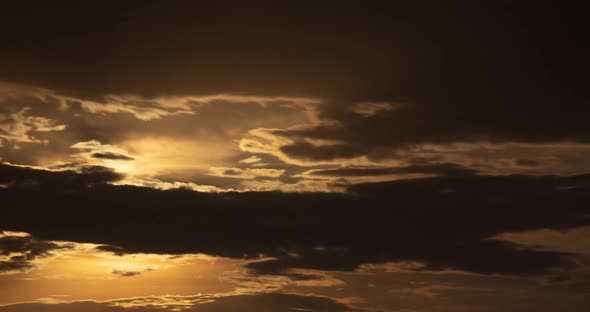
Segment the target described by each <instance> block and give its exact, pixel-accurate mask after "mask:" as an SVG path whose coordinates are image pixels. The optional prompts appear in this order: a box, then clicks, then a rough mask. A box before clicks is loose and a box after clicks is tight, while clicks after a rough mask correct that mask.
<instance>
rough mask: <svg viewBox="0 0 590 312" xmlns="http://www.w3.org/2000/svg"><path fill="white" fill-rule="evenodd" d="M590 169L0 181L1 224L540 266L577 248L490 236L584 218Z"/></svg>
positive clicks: (76, 235) (428, 263) (207, 246)
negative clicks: (156, 186)
mask: <svg viewBox="0 0 590 312" xmlns="http://www.w3.org/2000/svg"><path fill="white" fill-rule="evenodd" d="M12 170H25V172H29V173H30V174H31V175H32V176H35V175H36V174H38V173H36V172H34V171H27V170H31V169H22V168H16V169H15V168H12ZM56 174H57V175H58V174H59V173H56ZM589 180H590V176H588V175H583V176H574V177H556V176H472V175H463V176H448V177H438V178H425V179H417V180H400V181H395V182H386V183H375V184H363V185H356V186H353V187H352V188H351V189H350V194H320V193H307V194H306V193H301V194H295V193H291V194H290V193H280V192H266V193H263V192H258V193H257V192H249V193H221V194H213V193H198V192H192V191H188V190H170V191H157V190H153V189H148V188H137V187H129V186H111V185H108V184H98V185H95V187H93V188H84V189H82V190H80V189H79V188H78V189H76V190H79V191H75V192H70V191H68V189H63V188H62V189H60V191H56V190H55V189H53V190H47V189H38V188H35V189H31V188H20V187H8V188H4V189H0V196H2V198H3V199H4V202H5V203H9V204H8V205H7V207H18V209H16V208H15V209H7V210H6V211H5V213H4V217H3V218H2V219H1V220H0V228H5V229H10V230H19V231H24V232H28V233H32V234H34V235H36V236H38V237H40V238H43V239H51V240H66V241H77V242H94V243H99V244H106V245H110V246H118V247H121V248H124V249H125V250H126V252H131V253H133V252H152V253H167V254H183V253H197V252H200V253H206V254H210V255H219V256H226V257H233V258H257V257H258V256H259V255H260V254H264V255H267V256H271V257H275V258H276V260H269V261H266V262H257V263H253V264H251V265H250V268H252V269H253V270H255V271H256V272H258V273H268V274H282V273H283V272H284V271H285V270H288V269H290V268H310V269H322V270H353V269H355V268H357V267H358V266H359V265H361V264H364V263H381V262H387V261H417V262H423V263H424V264H425V267H424V268H425V269H434V270H443V269H457V270H466V271H471V272H477V273H484V274H492V273H505V274H517V275H520V274H540V273H542V272H544V271H545V270H546V269H548V268H557V267H566V268H567V267H571V263H572V262H571V261H572V260H573V259H574V258H575V257H576V256H575V255H574V254H570V253H564V252H552V251H541V250H531V249H526V248H524V247H521V246H518V245H514V244H512V243H508V242H502V241H494V240H488V239H487V238H490V237H492V236H494V235H497V234H499V233H503V232H519V231H526V230H533V229H542V228H552V229H566V228H569V227H574V226H581V225H587V224H588V223H589V220H588V218H587V215H588V207H589V206H590V205H588V203H589V202H590V197H589V195H588V194H590V193H589V192H588V185H590V181H589ZM104 229H108V231H105V230H104ZM196 238H198V239H196ZM114 252H116V253H119V254H120V253H121V251H120V250H118V249H117V250H114Z"/></svg>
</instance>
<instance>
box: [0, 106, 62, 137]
mask: <svg viewBox="0 0 590 312" xmlns="http://www.w3.org/2000/svg"><path fill="white" fill-rule="evenodd" d="M65 128H66V126H65V125H63V124H59V123H58V122H57V121H55V120H52V119H49V118H45V117H38V116H31V108H29V107H24V108H21V109H20V110H19V111H18V112H13V113H3V112H2V111H0V138H1V139H5V140H8V141H13V142H17V143H42V142H43V141H42V140H39V139H37V138H35V136H34V135H33V134H32V133H35V132H51V131H63V130H64V129H65Z"/></svg>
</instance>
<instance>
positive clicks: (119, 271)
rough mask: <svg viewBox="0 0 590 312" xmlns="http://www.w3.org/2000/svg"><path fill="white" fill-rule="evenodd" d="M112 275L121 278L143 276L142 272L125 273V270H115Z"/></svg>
mask: <svg viewBox="0 0 590 312" xmlns="http://www.w3.org/2000/svg"><path fill="white" fill-rule="evenodd" d="M111 273H112V274H115V275H119V276H121V277H132V276H137V275H141V273H142V272H140V271H124V270H113V271H112V272H111Z"/></svg>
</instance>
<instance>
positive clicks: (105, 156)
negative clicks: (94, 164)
mask: <svg viewBox="0 0 590 312" xmlns="http://www.w3.org/2000/svg"><path fill="white" fill-rule="evenodd" d="M90 157H92V158H97V159H110V160H135V158H133V157H131V156H127V155H123V154H118V153H112V152H95V153H92V154H91V155H90Z"/></svg>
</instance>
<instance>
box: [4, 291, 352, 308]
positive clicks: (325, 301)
mask: <svg viewBox="0 0 590 312" xmlns="http://www.w3.org/2000/svg"><path fill="white" fill-rule="evenodd" d="M138 308H140V309H141V311H146V312H147V311H149V312H159V311H161V312H164V311H186V312H190V311H200V312H221V311H244V312H254V311H256V312H266V311H268V312H270V311H273V312H274V311H323V312H352V311H359V312H360V311H361V310H356V309H352V308H349V307H347V306H346V305H344V304H342V303H339V302H337V301H335V300H333V299H330V298H326V297H319V296H302V295H293V294H280V293H261V294H247V295H239V294H235V295H231V294H230V295H222V296H213V295H206V294H203V295H194V296H165V297H137V298H129V299H117V300H111V301H101V302H97V301H77V302H69V303H68V302H56V303H53V304H44V303H22V304H14V305H5V306H0V311H2V312H32V311H36V312H57V311H60V312H68V311H72V312H73V311H105V312H125V311H135V310H136V309H138Z"/></svg>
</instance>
